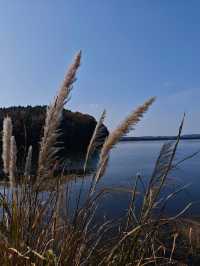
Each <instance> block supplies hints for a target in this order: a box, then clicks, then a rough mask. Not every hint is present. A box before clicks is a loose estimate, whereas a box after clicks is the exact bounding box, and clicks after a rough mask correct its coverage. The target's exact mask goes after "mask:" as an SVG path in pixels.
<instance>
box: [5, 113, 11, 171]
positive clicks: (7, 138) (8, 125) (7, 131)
mask: <svg viewBox="0 0 200 266" xmlns="http://www.w3.org/2000/svg"><path fill="white" fill-rule="evenodd" d="M12 131H13V126H12V120H11V118H10V117H8V116H7V117H5V118H4V121H3V135H2V160H3V170H4V173H5V174H8V173H9V165H10V146H11V137H12Z"/></svg>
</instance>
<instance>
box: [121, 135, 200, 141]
mask: <svg viewBox="0 0 200 266" xmlns="http://www.w3.org/2000/svg"><path fill="white" fill-rule="evenodd" d="M176 138H177V137H176V136H155V137H153V136H142V137H123V138H121V139H120V141H159V140H176ZM180 139H181V140H198V139H199V140H200V134H192V135H183V136H181V138H180Z"/></svg>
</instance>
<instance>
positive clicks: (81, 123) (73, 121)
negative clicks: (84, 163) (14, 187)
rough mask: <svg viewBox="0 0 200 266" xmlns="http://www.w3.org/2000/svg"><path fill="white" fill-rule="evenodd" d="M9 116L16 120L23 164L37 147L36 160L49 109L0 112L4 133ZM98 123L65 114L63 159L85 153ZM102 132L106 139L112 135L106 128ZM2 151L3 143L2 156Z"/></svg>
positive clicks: (10, 109)
mask: <svg viewBox="0 0 200 266" xmlns="http://www.w3.org/2000/svg"><path fill="white" fill-rule="evenodd" d="M6 115H9V116H10V117H11V118H12V122H13V127H14V135H15V137H16V143H17V147H18V157H20V158H21V163H23V158H24V154H25V152H24V150H27V147H29V146H30V145H32V146H33V151H34V158H36V157H37V155H38V150H39V142H40V140H41V137H42V135H43V126H44V122H45V115H46V106H35V107H31V106H28V107H9V108H0V130H2V127H3V119H4V117H5V116H6ZM96 123H97V122H96V120H95V119H94V118H93V117H92V116H90V115H87V114H82V113H79V112H76V113H74V112H71V111H68V110H64V112H63V119H62V122H61V126H60V130H61V131H60V133H61V135H60V137H59V142H62V144H60V145H61V146H62V147H63V149H62V151H61V156H65V155H67V154H69V153H71V152H81V153H83V152H85V151H86V149H87V146H88V144H89V141H90V139H91V137H92V134H93V131H94V129H95V126H96ZM102 132H103V134H102V138H105V137H106V136H107V135H108V130H107V128H106V127H105V126H103V130H102ZM1 147H2V145H1V143H0V152H1V149H2V148H1ZM19 163H20V162H19Z"/></svg>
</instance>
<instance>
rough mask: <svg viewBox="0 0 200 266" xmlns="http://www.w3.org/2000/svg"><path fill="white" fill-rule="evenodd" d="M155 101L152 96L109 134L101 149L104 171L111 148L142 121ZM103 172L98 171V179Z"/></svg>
mask: <svg viewBox="0 0 200 266" xmlns="http://www.w3.org/2000/svg"><path fill="white" fill-rule="evenodd" d="M154 101H155V97H152V98H150V99H149V100H148V101H146V102H145V103H144V104H143V105H141V106H139V107H138V108H137V109H136V110H135V111H133V112H132V113H131V114H130V115H129V116H128V117H127V118H126V119H125V120H124V121H123V122H122V123H121V124H120V125H119V126H118V127H117V128H116V129H115V130H114V131H113V132H112V133H111V134H110V135H109V136H108V138H107V139H106V140H105V142H104V145H103V147H102V150H101V154H100V162H99V168H102V169H103V171H105V168H106V165H105V164H106V162H107V161H108V155H109V152H110V150H111V149H112V148H113V147H114V146H115V145H116V144H117V142H118V141H119V140H120V138H121V137H123V136H124V135H125V134H127V133H128V132H129V131H130V130H131V129H133V127H134V126H135V125H136V124H137V123H138V122H139V121H140V119H141V118H142V117H143V115H144V113H145V112H147V110H148V109H149V107H150V106H151V105H152V104H153V102H154ZM102 165H103V167H102ZM102 174H103V172H102V171H100V172H99V171H98V177H97V180H98V179H99V178H100V177H101V176H102Z"/></svg>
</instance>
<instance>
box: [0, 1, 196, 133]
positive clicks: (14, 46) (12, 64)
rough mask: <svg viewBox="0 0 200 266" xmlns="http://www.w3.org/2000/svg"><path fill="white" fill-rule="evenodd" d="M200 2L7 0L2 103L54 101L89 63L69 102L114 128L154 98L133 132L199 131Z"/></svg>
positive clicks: (1, 29) (1, 45)
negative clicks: (73, 70)
mask: <svg viewBox="0 0 200 266" xmlns="http://www.w3.org/2000/svg"><path fill="white" fill-rule="evenodd" d="M199 11H200V1H198V0H190V1H188V0H168V1H167V0H166V1H162V0H123V1H122V0H56V1H55V0H34V1H31V0H0V106H11V105H38V104H49V103H50V102H51V100H52V98H53V97H54V95H55V94H56V92H57V90H58V88H59V86H60V84H61V82H62V79H63V76H64V73H65V72H66V70H67V66H68V65H69V64H70V63H71V62H72V60H73V57H74V55H75V54H76V52H77V51H79V50H80V49H81V50H82V64H81V67H80V69H79V72H78V75H77V81H76V83H75V84H74V88H73V91H72V95H71V100H70V102H69V103H68V105H67V106H66V108H68V109H70V110H72V111H80V112H83V113H89V114H91V115H93V116H94V117H95V118H96V119H98V118H99V117H100V114H101V112H102V111H103V110H104V109H106V111H107V117H106V121H105V123H106V125H107V126H108V128H109V129H110V130H112V129H114V128H115V127H116V126H117V124H118V123H119V122H121V120H122V119H123V118H124V117H125V116H126V115H127V114H129V113H130V112H131V111H132V110H134V109H135V108H136V107H137V106H138V105H140V104H142V103H143V102H144V101H145V100H147V99H148V98H149V97H151V96H156V97H157V99H156V102H155V103H154V104H153V106H152V108H151V110H150V111H149V112H148V113H147V114H146V115H145V117H144V119H142V121H141V122H140V124H139V125H138V126H137V127H136V130H135V131H134V132H133V133H132V135H136V136H140V135H174V134H176V133H177V131H178V127H179V124H180V121H181V119H182V116H183V113H184V112H186V121H185V125H184V133H186V134H188V133H200V105H199V100H200V16H199Z"/></svg>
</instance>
